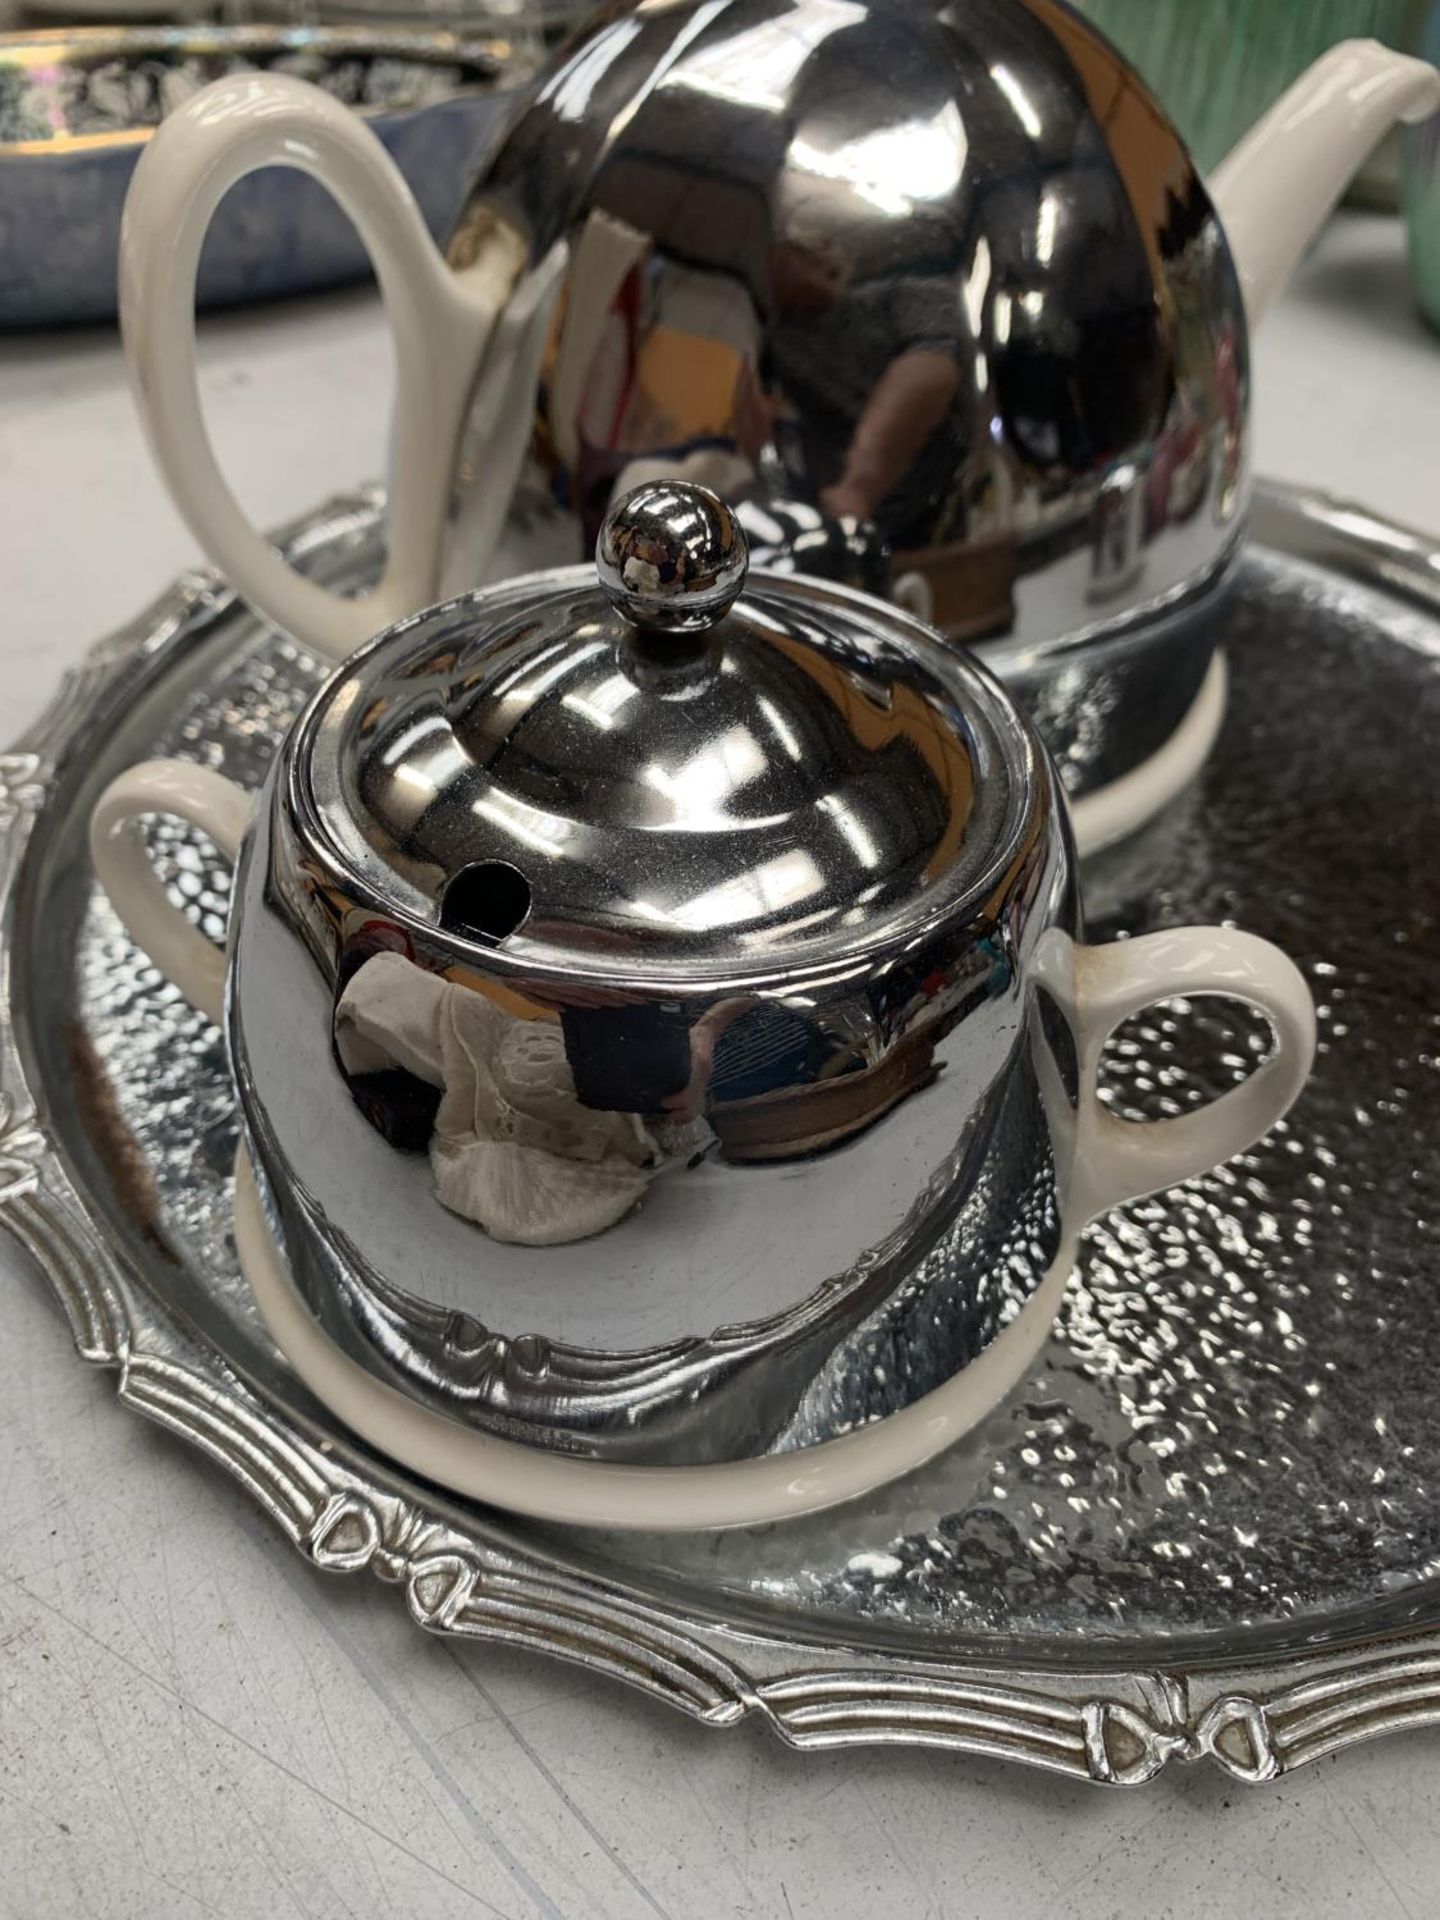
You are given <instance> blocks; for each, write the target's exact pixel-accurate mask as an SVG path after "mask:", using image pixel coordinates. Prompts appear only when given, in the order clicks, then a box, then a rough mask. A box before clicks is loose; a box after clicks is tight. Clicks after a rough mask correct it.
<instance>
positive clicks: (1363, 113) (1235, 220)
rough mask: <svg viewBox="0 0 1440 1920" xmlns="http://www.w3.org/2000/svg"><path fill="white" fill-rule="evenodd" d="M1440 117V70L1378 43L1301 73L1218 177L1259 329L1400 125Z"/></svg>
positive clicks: (1354, 44)
mask: <svg viewBox="0 0 1440 1920" xmlns="http://www.w3.org/2000/svg"><path fill="white" fill-rule="evenodd" d="M1437 110H1440V69H1437V68H1435V67H1432V66H1431V65H1430V64H1429V63H1428V62H1427V61H1424V60H1414V59H1412V58H1411V57H1410V56H1409V55H1408V54H1403V53H1393V52H1392V51H1391V50H1390V48H1388V47H1383V46H1381V45H1380V43H1379V41H1378V40H1346V41H1342V43H1341V44H1340V45H1339V46H1338V47H1332V48H1331V49H1330V51H1329V52H1328V53H1327V54H1324V55H1322V56H1321V58H1320V59H1319V60H1317V61H1316V62H1315V64H1314V66H1312V67H1310V68H1308V69H1307V70H1306V71H1305V72H1304V73H1302V74H1301V76H1300V78H1299V79H1298V80H1297V81H1296V82H1295V83H1294V85H1293V86H1292V87H1290V88H1289V90H1288V91H1287V92H1285V93H1283V94H1282V95H1281V96H1280V98H1279V99H1278V100H1277V101H1276V102H1275V105H1274V106H1273V107H1271V109H1270V111H1269V112H1268V113H1267V114H1265V115H1264V116H1263V118H1261V119H1260V120H1258V121H1256V123H1255V125H1254V126H1253V127H1252V128H1251V129H1250V131H1249V133H1247V134H1246V135H1245V137H1244V138H1243V139H1242V140H1241V141H1240V143H1239V145H1238V146H1236V147H1235V148H1234V149H1233V150H1232V151H1231V152H1230V153H1228V154H1227V155H1226V156H1225V158H1224V159H1223V160H1222V161H1221V162H1220V165H1219V166H1218V167H1217V168H1216V170H1215V173H1214V176H1213V177H1212V179H1211V181H1210V194H1211V198H1212V199H1213V200H1214V202H1215V207H1216V210H1217V212H1218V213H1219V215H1220V219H1221V222H1222V224H1223V225H1224V228H1225V234H1226V237H1227V239H1228V240H1229V242H1230V250H1231V253H1232V254H1233V255H1234V258H1235V266H1236V269H1237V271H1238V272H1239V275H1240V284H1241V285H1242V287H1243V288H1244V290H1245V311H1246V316H1247V318H1248V319H1249V322H1250V324H1251V326H1252V327H1253V326H1257V325H1258V324H1259V322H1260V321H1261V320H1262V319H1263V318H1264V317H1265V314H1266V313H1267V312H1268V310H1269V308H1270V306H1271V304H1272V302H1273V301H1274V299H1275V297H1276V295H1277V294H1279V293H1280V292H1281V290H1282V289H1283V288H1284V286H1285V284H1286V282H1287V281H1288V280H1289V278H1290V275H1291V274H1292V273H1293V272H1294V270H1295V266H1296V263H1297V262H1298V260H1299V258H1300V256H1301V254H1302V253H1303V252H1304V251H1305V248H1306V247H1307V245H1308V244H1309V242H1310V240H1311V239H1312V237H1313V236H1314V235H1315V234H1316V233H1317V232H1318V231H1319V229H1320V226H1321V223H1322V222H1323V221H1324V219H1325V217H1326V215H1327V214H1328V213H1329V212H1330V210H1331V208H1332V207H1333V206H1334V205H1335V202H1336V201H1337V200H1338V199H1339V198H1340V195H1341V194H1342V193H1343V192H1344V191H1345V188H1346V187H1347V186H1348V185H1349V183H1350V181H1351V179H1352V177H1353V176H1354V174H1355V173H1356V172H1357V171H1358V169H1359V167H1360V164H1361V162H1362V161H1364V160H1365V159H1366V158H1368V156H1369V155H1370V153H1371V152H1372V151H1373V150H1374V148H1375V147H1376V146H1377V145H1378V144H1379V142H1380V141H1381V140H1382V139H1383V137H1384V136H1385V134H1387V133H1388V132H1389V131H1390V129H1391V127H1393V126H1394V125H1395V123H1396V122H1397V121H1400V120H1405V121H1414V120H1424V119H1427V118H1428V117H1429V116H1430V115H1431V114H1432V113H1434V112H1436V111H1437Z"/></svg>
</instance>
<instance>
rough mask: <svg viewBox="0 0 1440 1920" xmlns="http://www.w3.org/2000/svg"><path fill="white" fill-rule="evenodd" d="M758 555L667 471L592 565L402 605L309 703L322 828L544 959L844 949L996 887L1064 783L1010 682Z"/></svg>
mask: <svg viewBox="0 0 1440 1920" xmlns="http://www.w3.org/2000/svg"><path fill="white" fill-rule="evenodd" d="M746 567H747V556H746V549H745V538H744V534H743V532H742V531H741V529H740V527H739V525H738V523H737V522H736V520H735V519H734V517H733V515H732V514H731V512H730V510H729V508H728V507H726V506H724V505H723V504H722V503H721V502H720V501H719V500H718V499H717V498H716V497H715V496H714V495H713V494H711V493H709V492H707V491H706V490H705V489H703V488H699V487H696V486H693V485H688V484H685V483H679V482H677V483H663V482H662V483H652V484H650V485H647V486H643V487H640V488H638V489H636V490H635V491H634V492H632V493H631V494H629V495H628V496H626V498H625V499H623V500H622V501H620V502H619V503H618V504H617V506H616V507H615V508H614V510H612V512H611V514H610V515H609V517H608V519H607V520H606V522H605V524H604V527H603V529H602V532H601V536H600V540H599V544H598V552H597V570H596V571H592V570H591V569H588V568H583V569H582V568H575V569H564V570H561V571H559V572H555V573H551V574H543V575H539V576H532V577H531V578H529V579H527V580H522V581H519V582H515V583H511V584H508V585H505V586H501V587H498V588H495V589H492V590H491V591H490V592H489V593H488V594H487V595H486V596H485V597H484V599H483V601H482V602H480V603H478V604H477V603H476V602H475V601H473V600H467V601H459V602H455V603H452V604H450V605H449V606H445V607H441V608H438V609H435V610H432V611H431V612H430V613H428V614H426V615H424V616H421V617H420V618H419V619H418V620H416V621H412V622H409V623H407V624H406V625H405V626H403V627H401V628H400V629H398V630H392V632H391V633H390V635H389V636H388V637H387V638H386V639H385V640H384V641H383V643H381V644H379V645H377V646H375V647H372V648H370V649H368V650H366V651H365V652H364V653H362V654H361V655H359V656H357V658H356V659H355V661H354V662H352V663H351V665H350V666H349V667H348V668H347V669H344V670H342V671H341V672H340V673H338V674H337V675H336V676H335V677H334V679H333V680H332V681H331V683H330V684H329V685H328V687H327V688H326V689H325V690H323V691H322V693H321V695H320V696H319V697H318V698H317V700H316V702H315V704H314V705H313V706H312V709H311V711H310V713H309V715H308V716H307V718H306V720H305V721H304V722H303V723H302V727H301V729H300V732H299V734H298V735H297V740H296V751H295V752H294V754H293V755H292V756H291V762H290V769H289V783H288V789H289V791H288V798H289V804H290V808H291V814H292V819H293V820H294V822H295V825H296V827H297V830H298V832H299V835H300V837H301V839H302V840H303V841H304V842H306V843H307V844H308V845H309V847H310V848H311V849H312V850H313V851H314V852H316V853H318V854H319V855H320V857H321V859H322V860H323V861H324V862H325V863H326V864H327V865H333V867H334V869H335V871H336V872H337V874H338V875H339V876H340V877H341V879H342V882H343V885H344V887H345V891H346V893H347V895H348V896H349V897H350V898H351V899H352V900H353V901H360V900H364V899H367V898H368V899H369V900H370V901H372V902H373V903H374V905H375V907H376V909H377V910H383V912H384V913H385V914H386V915H387V916H389V917H391V918H393V919H398V920H400V921H402V922H408V923H409V924H410V925H411V927H412V928H413V930H415V931H416V932H422V931H423V932H427V933H430V934H431V935H432V936H433V935H436V934H438V935H439V936H440V937H441V938H442V939H448V940H449V941H459V942H461V943H478V944H479V945H481V946H483V947H484V948H486V949H487V953H486V961H487V964H490V963H491V962H493V960H495V959H496V958H498V957H500V955H501V954H503V955H504V956H507V957H508V958H509V959H510V960H511V961H513V962H514V963H516V965H517V966H519V967H522V968H523V969H524V971H525V972H526V973H527V974H530V975H533V974H534V972H535V971H536V969H537V968H538V969H540V970H542V971H545V970H548V969H549V968H551V967H554V968H556V969H562V970H564V971H565V972H566V973H567V974H573V973H574V972H575V971H576V970H577V969H579V970H580V971H581V972H583V973H584V974H586V975H593V974H596V973H599V974H602V975H614V974H630V973H634V972H635V971H637V970H638V971H641V972H650V971H656V970H658V972H659V973H660V974H661V975H662V976H663V977H672V976H674V975H677V974H678V975H684V976H685V977H691V976H694V975H696V974H697V973H698V974H701V975H705V974H708V972H709V970H710V968H711V967H712V966H714V967H719V968H722V969H724V970H725V971H727V972H728V973H742V974H746V975H753V974H754V973H755V972H756V971H757V970H759V971H766V970H768V969H769V968H770V967H771V966H775V965H778V966H780V967H782V968H784V969H786V970H793V969H794V968H796V967H801V968H803V967H805V966H807V965H811V964H815V963H818V964H821V965H827V964H830V963H832V962H834V961H836V960H840V959H843V958H846V957H852V958H853V957H854V956H856V955H857V954H860V953H862V952H867V951H869V950H870V949H872V947H873V946H874V945H875V944H876V943H877V942H880V943H884V944H888V943H889V942H890V941H891V940H893V939H894V938H895V937H896V936H897V935H898V934H906V933H910V932H913V931H914V930H915V929H916V927H917V926H923V924H924V923H925V922H926V921H927V920H929V919H931V918H932V917H933V916H934V915H935V914H937V913H941V912H943V913H945V914H947V915H953V914H954V913H955V912H956V910H957V908H959V907H960V906H962V905H963V902H964V899H965V898H966V897H967V896H970V895H975V896H976V897H983V895H984V894H985V893H986V892H987V890H990V889H993V888H994V886H995V884H996V881H997V879H998V877H999V876H1001V875H1003V873H1004V872H1005V871H1006V869H1007V868H1008V867H1010V866H1011V865H1013V862H1014V859H1015V855H1016V848H1017V843H1018V842H1019V841H1020V840H1021V839H1022V838H1023V836H1024V832H1025V828H1026V824H1027V820H1028V819H1029V816H1030V815H1031V814H1033V813H1034V812H1035V810H1036V809H1037V807H1039V806H1040V805H1042V804H1043V799H1044V797H1045V796H1046V795H1048V791H1049V789H1048V785H1047V783H1044V782H1038V781H1037V780H1036V778H1035V753H1036V748H1035V743H1034V741H1033V738H1032V736H1031V735H1030V733H1029V731H1028V729H1027V728H1026V726H1025V725H1024V723H1023V722H1022V721H1021V720H1020V718H1019V716H1018V714H1017V713H1016V711H1015V709H1014V708H1013V706H1012V705H1011V704H1010V703H1009V702H1008V701H1007V700H1006V698H1005V696H1004V694H1003V693H1002V692H1001V690H1000V689H999V688H998V687H997V686H996V685H995V683H994V682H992V681H991V680H990V678H989V676H988V675H987V674H986V673H985V672H984V671H983V669H980V668H978V667H977V666H976V665H975V664H974V663H973V662H970V661H967V660H965V659H963V658H961V657H959V656H957V655H955V654H954V653H953V652H952V651H951V650H949V649H947V648H945V647H944V646H943V645H942V644H941V643H940V642H939V641H938V640H937V639H936V637H935V636H934V635H932V634H929V633H927V632H926V630H925V629H924V628H923V627H921V626H920V625H919V624H918V623H916V622H914V621H912V620H910V619H908V618H907V617H906V616H905V615H903V614H900V613H897V612H895V611H894V610H892V609H890V608H886V607H884V606H882V605H881V604H879V603H877V602H875V601H873V600H870V599H866V598H862V597H861V596H859V595H856V594H853V593H850V592H849V591H847V590H845V589H843V588H836V587H833V586H828V585H825V584H822V583H819V582H814V581H809V580H803V579H798V578H765V577H763V576H755V577H751V578H750V579H749V580H748V582H747V579H746ZM597 571H598V579H597Z"/></svg>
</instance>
